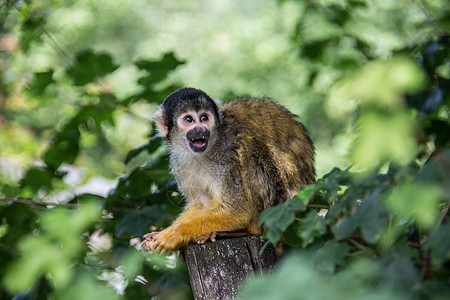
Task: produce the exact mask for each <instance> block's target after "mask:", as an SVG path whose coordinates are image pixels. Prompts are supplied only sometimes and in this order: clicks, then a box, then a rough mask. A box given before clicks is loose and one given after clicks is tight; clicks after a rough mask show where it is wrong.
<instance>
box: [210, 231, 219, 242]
mask: <svg viewBox="0 0 450 300" xmlns="http://www.w3.org/2000/svg"><path fill="white" fill-rule="evenodd" d="M216 237H217V232H212V233H211V236H210V237H209V239H210V240H211V242H215V241H216Z"/></svg>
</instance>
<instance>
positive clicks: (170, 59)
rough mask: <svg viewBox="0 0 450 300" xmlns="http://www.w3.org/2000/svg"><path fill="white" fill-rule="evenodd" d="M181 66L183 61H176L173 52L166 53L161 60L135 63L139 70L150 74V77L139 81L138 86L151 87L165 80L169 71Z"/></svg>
mask: <svg viewBox="0 0 450 300" xmlns="http://www.w3.org/2000/svg"><path fill="white" fill-rule="evenodd" d="M181 64H184V61H182V60H178V59H177V58H176V57H175V55H174V54H173V52H169V53H166V54H165V55H164V57H163V58H162V59H161V60H140V61H138V62H136V66H137V67H138V68H139V69H141V70H145V71H147V72H150V75H149V76H145V77H142V78H141V79H139V84H140V85H142V86H151V85H153V84H154V83H157V82H159V81H161V80H163V79H164V78H166V77H167V74H168V73H169V72H170V71H172V70H174V69H175V68H176V67H178V66H179V65H181Z"/></svg>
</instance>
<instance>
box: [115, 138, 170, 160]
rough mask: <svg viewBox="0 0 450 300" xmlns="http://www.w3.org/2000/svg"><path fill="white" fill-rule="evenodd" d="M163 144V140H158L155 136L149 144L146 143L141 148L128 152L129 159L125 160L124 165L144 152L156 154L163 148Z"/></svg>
mask: <svg viewBox="0 0 450 300" xmlns="http://www.w3.org/2000/svg"><path fill="white" fill-rule="evenodd" d="M161 142H162V139H161V138H158V137H157V136H154V137H153V138H152V139H151V140H150V141H148V142H147V143H145V144H143V145H141V146H139V147H137V148H134V149H131V150H130V151H129V152H128V154H127V157H126V158H125V160H124V164H127V163H129V162H130V160H132V159H133V158H135V157H136V156H138V155H139V154H140V153H142V152H143V151H147V152H148V153H149V154H150V153H153V152H155V151H156V150H157V149H158V148H159V147H160V146H161Z"/></svg>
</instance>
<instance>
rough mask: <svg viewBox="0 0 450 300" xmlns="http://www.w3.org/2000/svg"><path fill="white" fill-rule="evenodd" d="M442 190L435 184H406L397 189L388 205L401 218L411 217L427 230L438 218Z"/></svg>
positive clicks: (392, 193)
mask: <svg viewBox="0 0 450 300" xmlns="http://www.w3.org/2000/svg"><path fill="white" fill-rule="evenodd" d="M442 197H443V193H442V190H441V189H440V187H439V186H437V185H435V184H427V183H420V182H406V183H403V184H401V185H400V186H398V187H396V188H395V189H394V190H393V191H392V192H391V194H390V196H389V197H388V198H387V201H386V204H387V206H388V207H389V208H390V210H391V211H392V212H394V213H398V214H399V217H400V218H405V217H408V216H411V217H412V218H414V219H415V220H416V221H417V223H419V224H420V225H421V226H423V227H425V228H431V227H432V226H433V225H434V224H435V222H436V218H437V216H438V204H439V200H440V199H441V198H442Z"/></svg>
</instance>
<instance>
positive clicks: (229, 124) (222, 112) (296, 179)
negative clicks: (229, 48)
mask: <svg viewBox="0 0 450 300" xmlns="http://www.w3.org/2000/svg"><path fill="white" fill-rule="evenodd" d="M294 118H295V115H293V114H292V113H290V112H289V111H288V110H286V109H285V108H283V107H281V106H279V105H277V104H275V103H274V102H272V101H271V100H269V99H267V98H260V99H255V98H245V99H237V100H234V101H232V102H229V103H225V104H222V105H220V104H219V103H216V102H215V101H214V100H213V99H211V98H210V97H209V96H208V95H207V94H206V93H205V92H203V91H201V90H197V89H193V88H183V89H180V90H178V91H176V92H174V93H172V94H171V95H169V96H168V97H167V98H166V99H165V100H164V102H163V104H162V105H160V106H159V107H158V109H157V110H156V112H155V113H154V115H153V119H154V121H155V124H156V127H157V130H158V132H159V134H160V135H161V136H162V137H164V138H165V139H166V141H167V143H168V144H169V148H170V167H171V173H172V174H173V175H174V177H175V179H176V181H177V183H178V188H179V190H180V192H182V194H183V195H184V196H185V197H186V199H187V204H186V206H185V208H184V211H183V212H182V213H181V215H180V216H179V217H178V218H177V219H176V220H175V221H174V222H173V224H172V225H171V226H170V227H168V228H166V229H164V230H162V231H161V232H153V233H149V234H147V235H145V239H146V240H145V241H144V242H143V244H142V246H143V248H144V249H146V250H157V251H160V252H171V251H174V250H178V249H180V248H182V247H184V246H186V245H188V244H189V243H192V242H197V243H204V242H206V241H207V240H212V241H214V240H215V238H216V234H218V233H221V232H239V233H240V234H242V235H243V234H261V233H262V230H261V228H260V227H259V226H258V219H259V215H260V213H261V212H262V211H263V210H264V209H266V208H268V207H271V206H274V205H277V204H280V203H282V202H284V201H286V200H288V199H290V198H292V197H293V196H294V195H296V194H297V193H298V191H299V188H300V185H307V184H312V183H314V182H315V170H314V146H313V143H312V141H311V139H310V137H309V135H308V132H307V130H306V128H305V127H304V126H303V124H301V123H300V122H298V121H296V120H295V119H294Z"/></svg>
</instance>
